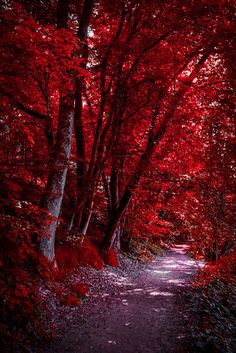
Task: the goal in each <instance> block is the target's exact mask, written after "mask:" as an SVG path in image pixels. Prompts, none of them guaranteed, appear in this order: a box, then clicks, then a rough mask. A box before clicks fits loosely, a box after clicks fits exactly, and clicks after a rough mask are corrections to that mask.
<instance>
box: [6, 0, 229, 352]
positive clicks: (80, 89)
mask: <svg viewBox="0 0 236 353" xmlns="http://www.w3.org/2000/svg"><path fill="white" fill-rule="evenodd" d="M235 11H236V8H235V3H234V1H232V0H231V1H230V0H117V1H110V0H83V1H78V0H41V1H38V0H18V1H11V0H4V1H2V4H1V14H0V16H1V74H0V78H1V88H0V91H1V117H0V140H1V145H0V163H1V170H0V225H1V237H0V245H1V252H0V269H1V274H0V288H1V289H0V291H1V304H0V315H1V323H0V328H1V342H2V347H3V350H2V351H3V352H33V351H32V350H31V348H30V347H32V345H34V344H35V343H36V342H38V341H39V342H42V341H44V340H47V339H50V337H51V335H52V331H53V328H52V327H49V326H50V325H49V324H48V318H47V313H46V311H45V305H44V302H43V298H42V297H41V295H40V287H41V286H42V284H43V285H46V284H47V283H48V282H54V281H57V282H58V281H59V282H60V281H62V282H63V280H64V278H65V277H66V276H67V275H68V273H72V272H73V271H74V270H75V269H76V268H78V267H80V266H91V267H93V268H95V269H96V270H99V271H102V270H103V268H104V267H106V266H113V267H118V266H119V256H120V254H123V255H122V256H127V257H131V258H133V259H135V260H137V261H139V262H142V263H147V262H150V261H152V260H153V259H155V258H156V257H157V256H159V254H160V253H161V252H162V251H163V250H164V249H165V248H166V247H167V246H169V245H171V244H176V243H188V244H189V247H190V250H189V252H190V254H191V256H192V257H193V258H194V259H201V260H202V261H204V262H205V267H204V269H203V270H202V271H201V273H199V276H198V280H197V283H196V284H195V287H196V288H195V295H194V296H193V300H198V305H197V309H196V310H197V311H196V315H197V317H198V320H196V326H197V327H195V328H193V331H194V330H195V333H196V332H198V335H197V334H196V335H195V336H194V337H195V338H194V341H195V342H196V345H197V348H196V350H195V351H196V352H200V353H201V352H209V353H211V352H212V353H219V352H222V353H223V352H224V353H231V352H234V351H235V350H234V349H235V347H236V341H235V335H234V333H235V330H236V322H235V316H236V304H235V303H236V287H235V274H236V235H235V227H234V201H235V193H234V191H235V155H234V142H235V134H234V131H235V124H234V112H235V106H234V102H235V97H234V94H235V62H236V55H235V32H234V31H235ZM89 285H90V284H89V283H86V284H81V285H78V288H77V293H75V291H74V292H73V293H72V294H71V295H69V296H67V297H66V298H64V297H63V298H62V301H63V303H64V305H71V306H76V305H80V301H81V300H83V299H81V298H82V297H83V295H84V294H85V293H86V292H87V291H88V288H89ZM57 294H58V295H61V296H62V293H58V291H57ZM194 298H195V299H194ZM196 298H197V299H196ZM199 332H200V333H199ZM81 353H83V352H81ZM121 353H123V352H121ZM186 353H187V352H186Z"/></svg>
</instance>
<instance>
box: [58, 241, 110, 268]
mask: <svg viewBox="0 0 236 353" xmlns="http://www.w3.org/2000/svg"><path fill="white" fill-rule="evenodd" d="M56 258H57V263H58V267H59V269H60V270H62V271H64V272H70V271H74V270H75V269H76V267H78V266H92V267H94V268H96V269H97V270H101V269H102V268H103V266H104V263H103V260H102V258H101V256H100V255H99V250H98V249H97V248H96V246H95V245H93V244H92V242H91V241H89V240H88V239H85V240H84V241H83V242H82V243H77V244H69V243H65V244H59V245H57V247H56Z"/></svg>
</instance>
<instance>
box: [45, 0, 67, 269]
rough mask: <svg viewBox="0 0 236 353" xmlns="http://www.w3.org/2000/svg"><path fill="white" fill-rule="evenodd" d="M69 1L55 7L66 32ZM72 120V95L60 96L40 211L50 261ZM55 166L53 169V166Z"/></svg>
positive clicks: (64, 178) (46, 255) (58, 23)
mask: <svg viewBox="0 0 236 353" xmlns="http://www.w3.org/2000/svg"><path fill="white" fill-rule="evenodd" d="M68 3H69V2H68V1H67V0H59V1H58V6H57V27H58V28H65V29H67V20H68ZM73 118H74V93H73V92H70V93H67V94H65V95H63V92H61V95H60V103H59V117H58V128H57V136H56V143H55V147H54V153H53V155H54V158H52V159H51V167H52V169H51V171H50V173H49V176H48V181H47V185H46V190H45V194H44V198H43V201H42V206H43V208H44V209H45V210H46V211H47V212H48V214H49V215H50V216H51V217H52V219H50V221H49V222H48V221H47V219H44V221H43V224H42V226H41V230H42V231H43V233H45V236H44V235H43V236H42V237H41V240H40V251H41V252H42V253H43V255H44V256H45V257H46V258H47V259H48V260H49V261H50V262H53V261H55V234H56V229H57V223H58V217H59V214H60V211H61V205H62V199H63V195H64V189H65V183H66V176H67V170H68V162H69V158H70V152H71V143H72V123H73ZM53 164H54V165H53Z"/></svg>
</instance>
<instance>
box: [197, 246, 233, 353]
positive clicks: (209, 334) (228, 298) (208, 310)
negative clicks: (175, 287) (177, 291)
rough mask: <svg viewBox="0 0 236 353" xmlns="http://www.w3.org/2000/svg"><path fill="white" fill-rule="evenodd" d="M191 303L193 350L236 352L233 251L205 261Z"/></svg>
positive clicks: (222, 352)
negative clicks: (192, 311)
mask: <svg viewBox="0 0 236 353" xmlns="http://www.w3.org/2000/svg"><path fill="white" fill-rule="evenodd" d="M197 284H198V285H197V288H196V289H195V291H194V295H193V298H192V305H193V310H194V320H193V323H192V333H193V339H194V342H195V347H194V352H196V353H209V352H211V353H234V352H235V351H236V336H235V333H236V319H235V318H236V276H235V251H234V252H232V253H231V254H229V255H227V256H224V257H222V258H221V259H220V260H219V261H217V262H215V263H214V264H212V265H210V264H208V265H207V266H206V268H205V270H204V271H203V272H202V273H200V275H199V276H198V282H197Z"/></svg>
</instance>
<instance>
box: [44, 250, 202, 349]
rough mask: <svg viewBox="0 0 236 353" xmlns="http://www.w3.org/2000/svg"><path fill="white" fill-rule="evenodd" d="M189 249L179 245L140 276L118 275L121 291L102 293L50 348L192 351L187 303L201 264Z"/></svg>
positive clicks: (117, 287) (146, 268)
mask: <svg viewBox="0 0 236 353" xmlns="http://www.w3.org/2000/svg"><path fill="white" fill-rule="evenodd" d="M185 250H186V245H176V246H175V247H174V248H171V249H170V251H168V252H167V253H166V254H165V255H164V256H163V257H160V258H158V259H156V260H155V261H153V262H152V263H151V264H149V265H148V266H146V267H145V269H144V270H143V271H141V272H140V273H139V274H138V276H136V277H135V278H132V277H130V278H129V277H128V276H127V277H124V276H120V277H119V276H117V278H116V279H115V282H116V289H115V293H114V291H113V292H112V293H109V291H108V293H104V292H101V297H100V298H98V299H97V302H96V305H93V304H91V305H89V308H87V309H86V311H87V312H86V313H85V315H84V316H82V317H78V318H77V319H76V320H74V322H73V324H72V325H69V327H66V328H65V332H64V334H63V336H62V337H60V338H58V339H57V340H56V342H54V344H53V346H52V347H51V348H50V349H49V351H48V352H50V353H52V352H53V353H62V352H63V353H66V352H68V353H92V352H93V353H189V352H190V351H189V348H188V345H189V338H190V334H189V331H188V321H189V319H190V316H191V312H189V309H187V304H188V301H189V299H190V297H189V293H190V292H189V289H190V281H191V278H192V276H193V274H194V273H195V272H196V270H197V267H198V266H199V264H198V263H197V262H196V261H194V260H193V259H192V258H191V257H189V256H188V255H187V254H186V252H185ZM106 276H107V278H108V277H109V276H114V273H112V272H110V273H109V271H108V272H106V273H105V278H106ZM44 352H45V351H44Z"/></svg>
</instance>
